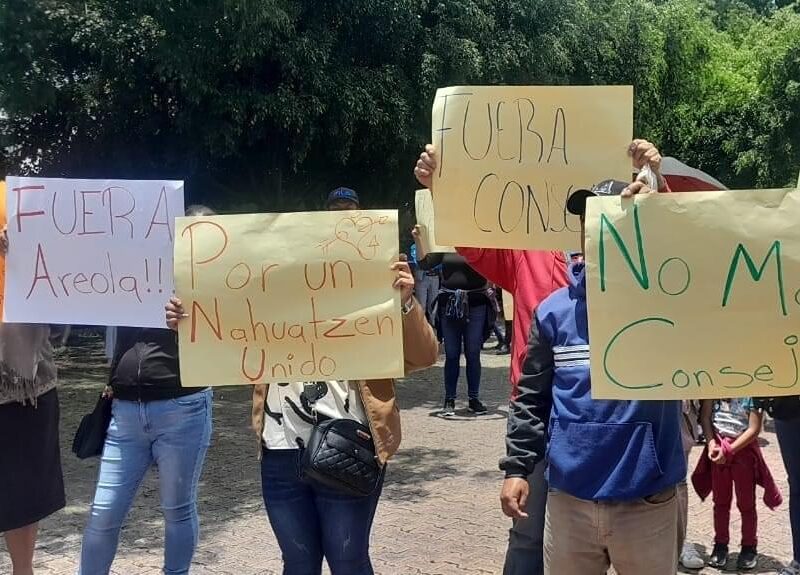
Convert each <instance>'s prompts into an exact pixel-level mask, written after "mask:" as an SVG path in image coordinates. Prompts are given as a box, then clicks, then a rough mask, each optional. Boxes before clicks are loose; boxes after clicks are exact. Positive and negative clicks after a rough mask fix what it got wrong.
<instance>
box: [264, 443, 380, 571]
mask: <svg viewBox="0 0 800 575" xmlns="http://www.w3.org/2000/svg"><path fill="white" fill-rule="evenodd" d="M300 453H301V452H300V450H298V449H286V450H267V449H264V450H263V458H262V459H261V489H262V492H263V495H264V505H265V506H266V508H267V516H268V517H269V522H270V524H271V525H272V531H273V532H274V533H275V538H276V539H277V540H278V545H279V546H280V548H281V553H282V555H283V575H320V573H321V572H322V559H323V557H324V558H325V559H326V560H327V561H328V566H329V567H330V568H331V573H332V575H373V573H374V571H373V570H372V564H371V563H370V560H369V536H370V531H371V530H372V521H373V519H374V518H375V510H376V509H377V507H378V500H379V499H380V496H381V489H382V488H383V479H381V483H380V485H379V486H378V488H377V489H376V490H375V493H373V494H372V495H370V496H368V497H353V496H349V495H343V494H341V493H338V492H336V491H332V490H330V489H327V488H325V487H322V486H318V485H311V484H308V483H305V482H304V481H302V480H301V479H300V469H299V462H300Z"/></svg>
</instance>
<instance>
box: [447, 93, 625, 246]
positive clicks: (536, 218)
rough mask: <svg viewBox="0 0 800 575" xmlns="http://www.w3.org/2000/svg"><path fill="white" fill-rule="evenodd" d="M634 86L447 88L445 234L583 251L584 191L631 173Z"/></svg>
mask: <svg viewBox="0 0 800 575" xmlns="http://www.w3.org/2000/svg"><path fill="white" fill-rule="evenodd" d="M632 138H633V88H631V87H630V86H624V87H608V86H558V87H557V86H493V87H485V86H484V87H482V86H458V87H452V88H443V89H440V90H438V91H437V93H436V100H435V101H434V104H433V132H432V142H433V144H434V146H435V147H436V150H437V154H438V167H437V170H436V172H435V173H434V192H435V193H434V194H433V200H434V203H435V205H436V210H435V214H436V234H437V241H439V242H441V243H442V244H444V245H454V246H466V247H497V248H520V249H560V250H574V249H578V248H579V244H580V236H579V232H580V224H579V221H578V219H577V218H576V217H575V216H571V215H568V214H567V212H566V208H565V204H566V199H567V197H568V196H569V194H570V193H571V192H572V190H574V189H579V188H589V187H591V186H592V185H593V184H595V183H597V182H600V181H603V180H606V179H610V178H614V179H619V180H623V181H629V180H630V179H631V173H632V168H631V160H630V158H629V157H628V156H627V149H628V146H629V145H630V143H631V140H632Z"/></svg>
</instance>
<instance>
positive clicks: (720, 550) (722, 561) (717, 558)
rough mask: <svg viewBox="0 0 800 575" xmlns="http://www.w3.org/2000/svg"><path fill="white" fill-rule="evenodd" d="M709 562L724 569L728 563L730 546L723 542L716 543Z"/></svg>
mask: <svg viewBox="0 0 800 575" xmlns="http://www.w3.org/2000/svg"><path fill="white" fill-rule="evenodd" d="M708 564H709V565H711V566H712V567H716V568H717V569H724V568H725V566H726V565H727V564H728V546H727V545H723V544H722V543H714V550H713V551H712V552H711V558H710V559H709V560H708Z"/></svg>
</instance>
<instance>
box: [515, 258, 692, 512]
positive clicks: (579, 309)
mask: <svg viewBox="0 0 800 575" xmlns="http://www.w3.org/2000/svg"><path fill="white" fill-rule="evenodd" d="M569 272H570V273H569V274H568V277H569V280H570V285H569V286H568V287H565V288H561V289H559V290H557V291H555V292H553V293H552V294H551V295H550V296H549V297H548V298H547V299H545V300H544V301H543V302H542V303H541V304H540V305H539V307H538V308H537V310H536V313H535V314H534V321H533V322H532V326H531V332H530V337H529V340H528V355H527V357H526V359H525V362H524V364H523V367H522V376H521V377H520V380H519V389H518V395H517V396H516V398H514V399H513V400H512V402H511V406H510V410H509V417H508V433H507V436H506V457H505V458H503V460H502V461H501V463H500V467H501V469H503V470H504V471H505V472H506V477H525V476H527V475H528V474H530V473H531V472H532V471H533V468H534V466H535V465H536V463H538V462H539V461H541V460H542V459H544V458H546V459H547V463H548V470H547V474H548V481H549V483H550V487H551V488H552V489H557V490H559V491H564V492H566V493H568V494H570V495H572V496H574V497H578V498H580V499H586V500H593V501H603V500H612V501H626V500H632V499H638V498H642V497H647V496H650V495H654V494H656V493H659V492H661V491H664V490H665V489H667V488H669V487H672V486H674V485H677V484H678V483H680V482H681V481H683V480H684V479H685V478H686V461H685V459H684V454H683V445H682V442H681V430H680V417H681V407H680V402H679V401H611V400H593V399H592V398H591V378H590V376H589V332H588V320H587V314H586V279H585V270H584V266H583V264H582V263H578V264H573V265H572V266H571V267H570V270H569Z"/></svg>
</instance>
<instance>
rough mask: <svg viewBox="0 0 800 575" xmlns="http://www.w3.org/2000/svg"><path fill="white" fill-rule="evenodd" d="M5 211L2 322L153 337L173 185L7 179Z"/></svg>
mask: <svg viewBox="0 0 800 575" xmlns="http://www.w3.org/2000/svg"><path fill="white" fill-rule="evenodd" d="M6 203H7V206H8V213H9V226H8V233H9V241H10V244H11V245H12V248H11V249H10V251H9V256H8V258H7V266H8V271H9V281H8V282H7V286H6V296H7V297H8V298H9V300H10V302H13V306H11V307H13V309H12V310H11V312H9V310H8V309H7V310H6V320H7V321H30V322H36V321H46V322H49V323H89V324H91V323H95V324H100V325H104V324H105V323H106V322H110V323H112V324H114V325H134V326H135V325H148V326H158V327H163V325H164V321H163V317H159V316H163V314H162V313H160V312H161V310H160V308H161V307H163V302H164V301H165V299H166V297H167V296H169V295H170V294H171V293H172V285H173V282H172V253H171V252H172V244H173V241H174V230H173V225H174V218H175V216H176V215H182V213H183V184H182V182H159V181H155V182H147V181H130V182H123V181H115V182H112V181H99V180H60V179H46V178H9V186H8V193H7V200H6ZM60 302H70V305H69V306H64V305H60ZM50 312H52V313H50ZM9 313H10V314H11V315H10V316H9ZM47 313H50V315H46V314H47ZM141 322H145V323H144V324H142V323H141Z"/></svg>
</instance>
